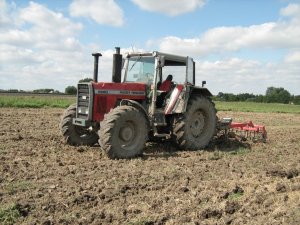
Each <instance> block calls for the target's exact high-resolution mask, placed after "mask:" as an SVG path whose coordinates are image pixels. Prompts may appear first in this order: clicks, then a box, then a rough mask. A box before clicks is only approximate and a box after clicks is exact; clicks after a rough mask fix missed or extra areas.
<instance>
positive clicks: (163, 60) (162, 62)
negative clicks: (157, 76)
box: [159, 56, 165, 67]
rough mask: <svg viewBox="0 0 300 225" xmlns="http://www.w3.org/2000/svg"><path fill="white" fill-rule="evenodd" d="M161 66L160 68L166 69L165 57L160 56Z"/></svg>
mask: <svg viewBox="0 0 300 225" xmlns="http://www.w3.org/2000/svg"><path fill="white" fill-rule="evenodd" d="M159 66H160V67H164V66H165V57H164V56H160V57H159Z"/></svg>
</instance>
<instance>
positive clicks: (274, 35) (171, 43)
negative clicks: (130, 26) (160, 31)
mask: <svg viewBox="0 0 300 225" xmlns="http://www.w3.org/2000/svg"><path fill="white" fill-rule="evenodd" d="M299 37H300V24H293V23H287V22H278V23H264V24H261V25H253V26H249V27H218V28H213V29H210V30H208V31H207V32H205V33H204V34H203V35H202V36H201V37H196V38H189V39H184V38H179V37H174V36H169V37H164V38H162V39H161V40H160V41H159V46H160V49H161V50H162V51H168V52H174V53H184V54H185V53H189V54H191V55H194V56H195V55H196V56H206V55H208V54H213V53H223V52H228V51H238V50H240V49H242V48H254V49H261V48H265V49H278V48H295V47H298V46H300V38H299Z"/></svg>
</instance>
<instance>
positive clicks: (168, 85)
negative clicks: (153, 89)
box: [159, 74, 173, 92]
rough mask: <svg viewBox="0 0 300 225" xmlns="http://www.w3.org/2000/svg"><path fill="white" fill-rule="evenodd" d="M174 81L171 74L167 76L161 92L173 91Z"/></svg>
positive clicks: (160, 87)
mask: <svg viewBox="0 0 300 225" xmlns="http://www.w3.org/2000/svg"><path fill="white" fill-rule="evenodd" d="M172 80H173V76H172V75H171V74H169V75H168V76H167V79H166V80H165V81H164V82H162V84H161V85H160V86H159V90H160V91H164V92H169V91H171V88H172Z"/></svg>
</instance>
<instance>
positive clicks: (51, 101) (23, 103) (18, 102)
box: [0, 95, 76, 108]
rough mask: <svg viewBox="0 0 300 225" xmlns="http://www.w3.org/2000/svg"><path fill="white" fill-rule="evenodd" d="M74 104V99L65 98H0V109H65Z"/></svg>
mask: <svg viewBox="0 0 300 225" xmlns="http://www.w3.org/2000/svg"><path fill="white" fill-rule="evenodd" d="M74 102H76V98H75V97H66V96H4V95H2V96H0V107H13V108H44V107H53V108H67V107H68V106H69V105H71V104H72V103H74Z"/></svg>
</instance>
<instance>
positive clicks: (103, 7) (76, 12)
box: [69, 0, 124, 26]
mask: <svg viewBox="0 0 300 225" xmlns="http://www.w3.org/2000/svg"><path fill="white" fill-rule="evenodd" d="M69 9H70V14H71V16H74V17H81V16H83V17H88V18H91V19H93V20H94V21H96V22H97V23H99V24H107V25H112V26H122V25H123V23H124V19H123V11H122V9H121V8H120V7H119V6H118V5H117V4H116V3H115V1H114V0H90V1H88V2H87V1H85V0H73V2H72V3H71V5H70V8H69Z"/></svg>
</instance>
